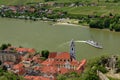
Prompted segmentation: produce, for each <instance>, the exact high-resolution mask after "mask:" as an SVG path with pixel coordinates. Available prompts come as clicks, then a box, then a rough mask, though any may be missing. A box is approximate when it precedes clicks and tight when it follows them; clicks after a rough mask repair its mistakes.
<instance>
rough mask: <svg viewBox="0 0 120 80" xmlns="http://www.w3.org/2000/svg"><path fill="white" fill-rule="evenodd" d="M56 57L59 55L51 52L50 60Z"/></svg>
mask: <svg viewBox="0 0 120 80" xmlns="http://www.w3.org/2000/svg"><path fill="white" fill-rule="evenodd" d="M56 55H57V52H51V53H49V56H48V58H55V57H56Z"/></svg>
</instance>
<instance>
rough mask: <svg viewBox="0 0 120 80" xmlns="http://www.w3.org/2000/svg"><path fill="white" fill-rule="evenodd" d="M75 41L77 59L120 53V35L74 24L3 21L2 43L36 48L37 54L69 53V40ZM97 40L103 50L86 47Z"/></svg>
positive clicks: (0, 23)
mask: <svg viewBox="0 0 120 80" xmlns="http://www.w3.org/2000/svg"><path fill="white" fill-rule="evenodd" d="M72 39H74V40H75V41H76V43H75V45H76V55H77V59H79V60H80V59H83V58H87V59H90V58H94V57H96V56H100V55H107V54H118V55H119V54H120V33H119V32H110V31H106V30H97V29H89V28H86V27H81V26H72V25H51V22H43V21H36V22H34V21H25V20H18V19H6V18H0V44H2V43H11V44H12V45H14V46H23V47H29V48H35V49H37V50H38V51H41V50H45V49H47V50H49V51H53V52H56V51H57V52H69V41H70V40H72ZM89 39H90V40H95V41H97V42H99V43H101V44H102V46H103V49H97V48H94V47H92V46H90V45H88V44H85V43H84V41H85V40H89Z"/></svg>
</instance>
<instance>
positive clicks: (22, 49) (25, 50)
mask: <svg viewBox="0 0 120 80" xmlns="http://www.w3.org/2000/svg"><path fill="white" fill-rule="evenodd" d="M15 49H16V51H17V52H28V53H35V52H36V51H35V49H30V48H15Z"/></svg>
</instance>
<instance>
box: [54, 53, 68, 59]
mask: <svg viewBox="0 0 120 80" xmlns="http://www.w3.org/2000/svg"><path fill="white" fill-rule="evenodd" d="M55 58H56V59H70V54H69V53H68V52H62V53H57V56H56V57H55Z"/></svg>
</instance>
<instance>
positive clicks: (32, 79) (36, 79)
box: [24, 76, 50, 80]
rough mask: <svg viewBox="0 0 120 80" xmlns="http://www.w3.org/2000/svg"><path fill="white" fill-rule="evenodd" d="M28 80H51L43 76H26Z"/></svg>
mask: <svg viewBox="0 0 120 80" xmlns="http://www.w3.org/2000/svg"><path fill="white" fill-rule="evenodd" d="M24 78H25V79H26V80H50V79H49V78H45V77H42V76H25V77H24Z"/></svg>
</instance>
